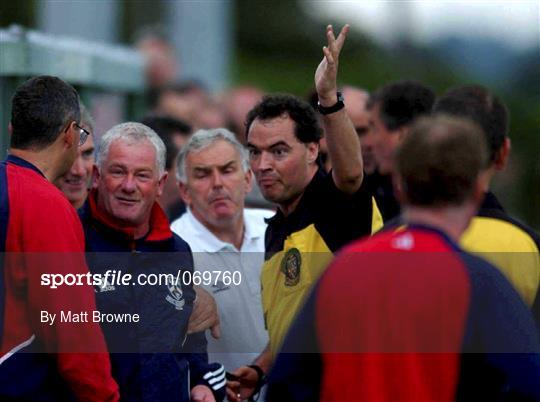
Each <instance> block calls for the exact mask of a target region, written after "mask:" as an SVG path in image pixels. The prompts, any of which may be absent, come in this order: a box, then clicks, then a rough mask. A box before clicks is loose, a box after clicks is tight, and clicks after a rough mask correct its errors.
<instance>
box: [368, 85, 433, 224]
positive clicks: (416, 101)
mask: <svg viewBox="0 0 540 402" xmlns="http://www.w3.org/2000/svg"><path fill="white" fill-rule="evenodd" d="M434 101H435V94H434V93H433V91H432V90H431V89H430V88H428V87H426V86H425V85H424V84H422V83H420V82H416V81H398V82H393V83H390V84H387V85H385V86H383V87H381V88H378V89H377V90H376V91H375V92H374V93H373V94H372V95H371V96H370V98H369V101H368V104H367V109H368V111H369V113H370V122H369V125H370V131H371V132H370V135H371V134H372V135H373V140H374V146H373V150H374V154H375V158H376V161H377V166H378V173H380V176H379V175H377V174H375V175H372V177H370V180H369V181H370V183H369V186H370V188H371V189H372V191H373V194H374V195H375V199H376V200H377V205H378V206H379V208H380V209H381V213H382V216H383V219H384V221H385V222H387V221H388V220H390V219H392V218H394V217H396V216H397V215H399V213H400V206H399V203H398V202H397V200H396V198H395V196H394V190H393V186H392V178H391V174H392V173H393V172H394V153H395V151H396V149H397V147H398V145H399V143H400V142H401V141H403V139H404V138H405V137H406V136H407V133H408V132H409V129H410V127H411V125H412V124H413V123H414V121H415V119H416V118H418V117H419V116H423V115H428V114H430V113H431V108H432V106H433V102H434Z"/></svg>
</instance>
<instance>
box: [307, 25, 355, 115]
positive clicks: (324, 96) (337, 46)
mask: <svg viewBox="0 0 540 402" xmlns="http://www.w3.org/2000/svg"><path fill="white" fill-rule="evenodd" d="M348 32H349V25H348V24H346V25H345V26H344V27H343V28H342V29H341V32H340V33H339V35H338V37H337V39H336V37H335V35H334V29H333V28H332V25H328V26H327V27H326V39H327V42H328V43H327V46H324V47H323V53H324V56H323V59H322V61H321V62H320V63H319V66H318V67H317V70H316V71H315V88H316V89H317V94H318V95H319V101H320V102H321V104H322V105H323V106H331V105H333V104H334V103H336V101H337V98H336V92H337V71H338V64H339V54H340V52H341V49H342V48H343V44H344V43H345V38H346V37H347V33H348Z"/></svg>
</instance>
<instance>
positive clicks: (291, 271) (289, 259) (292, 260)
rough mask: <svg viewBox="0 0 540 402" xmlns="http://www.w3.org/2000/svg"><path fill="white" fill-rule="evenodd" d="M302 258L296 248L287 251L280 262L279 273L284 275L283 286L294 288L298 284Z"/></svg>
mask: <svg viewBox="0 0 540 402" xmlns="http://www.w3.org/2000/svg"><path fill="white" fill-rule="evenodd" d="M301 265H302V256H301V255H300V251H299V250H298V249H297V248H291V249H290V250H287V252H286V253H285V256H284V257H283V259H282V260H281V272H283V274H284V275H285V286H295V285H297V284H298V282H300V267H301Z"/></svg>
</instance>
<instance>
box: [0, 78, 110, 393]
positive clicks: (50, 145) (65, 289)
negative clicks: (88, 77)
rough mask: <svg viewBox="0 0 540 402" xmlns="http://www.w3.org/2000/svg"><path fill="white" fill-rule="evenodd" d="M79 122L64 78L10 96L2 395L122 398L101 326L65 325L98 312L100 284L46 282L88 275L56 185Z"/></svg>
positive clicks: (0, 200) (1, 191)
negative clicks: (65, 315)
mask: <svg viewBox="0 0 540 402" xmlns="http://www.w3.org/2000/svg"><path fill="white" fill-rule="evenodd" d="M80 124H81V123H80V111H79V97H78V95H77V92H76V91H75V89H73V88H72V87H71V86H70V85H69V84H67V83H65V82H64V81H62V80H60V79H59V78H56V77H50V76H40V77H35V78H32V79H30V80H28V81H26V82H25V83H23V84H22V85H21V86H19V87H18V88H17V91H16V92H15V95H14V96H13V101H12V114H11V123H10V131H11V149H10V155H9V156H8V157H7V159H6V160H5V161H3V162H2V163H0V253H5V254H0V399H2V400H25V401H34V400H36V401H37V400H39V401H58V400H85V401H96V402H97V401H115V400H118V387H117V385H116V383H115V382H114V380H113V379H112V377H111V366H110V362H109V358H108V354H107V353H106V352H107V348H106V345H105V342H104V339H103V334H102V333H101V330H100V328H99V325H98V324H97V323H94V322H77V323H71V322H64V323H62V324H60V323H59V322H61V319H60V318H59V317H60V314H61V313H62V312H70V313H81V312H87V314H88V312H89V311H93V310H95V309H96V307H95V296H94V290H93V289H92V287H91V286H90V285H83V286H58V288H56V289H52V288H49V287H47V286H44V284H43V280H44V279H43V278H44V277H45V276H47V275H49V276H50V275H51V273H54V274H58V275H60V276H65V275H83V276H84V275H86V274H87V273H88V268H87V266H86V263H85V260H84V255H83V252H84V236H83V230H82V227H81V224H80V222H79V220H78V218H77V214H76V212H75V210H74V209H73V207H72V206H71V205H70V204H69V202H68V200H67V199H66V198H65V197H64V195H63V194H62V193H61V192H60V191H59V190H58V189H57V188H56V187H55V186H54V185H53V184H51V183H50V182H52V181H55V180H57V179H58V178H59V177H61V176H62V175H64V174H65V173H66V172H67V171H68V170H69V169H70V167H71V165H72V164H73V161H74V160H75V158H76V156H77V153H78V149H79V146H80V145H82V144H83V143H84V142H85V139H86V133H85V132H84V131H83V130H82V129H81V127H80ZM44 275H45V276H44ZM44 312H45V313H46V314H47V317H52V316H53V315H54V317H57V318H58V320H57V321H56V323H55V322H54V319H52V320H51V321H49V320H48V319H47V320H45V321H44V320H43V316H44V314H43V313H44ZM44 352H46V353H44ZM87 352H92V353H91V354H90V353H87ZM94 352H98V353H94Z"/></svg>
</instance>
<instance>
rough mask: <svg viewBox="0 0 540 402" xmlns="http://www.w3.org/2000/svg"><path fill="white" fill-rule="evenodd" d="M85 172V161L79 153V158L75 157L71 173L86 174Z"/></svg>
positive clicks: (75, 174) (76, 174)
mask: <svg viewBox="0 0 540 402" xmlns="http://www.w3.org/2000/svg"><path fill="white" fill-rule="evenodd" d="M84 172H85V169H84V163H83V160H82V157H81V156H80V155H79V156H78V157H77V159H75V162H73V165H71V169H70V170H69V173H71V175H72V176H84Z"/></svg>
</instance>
